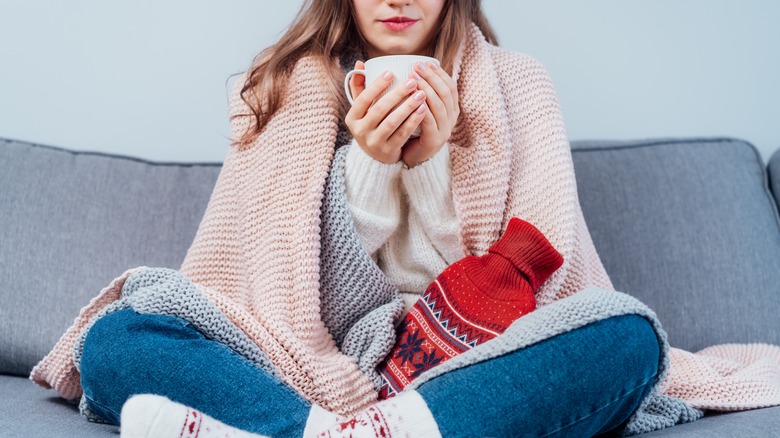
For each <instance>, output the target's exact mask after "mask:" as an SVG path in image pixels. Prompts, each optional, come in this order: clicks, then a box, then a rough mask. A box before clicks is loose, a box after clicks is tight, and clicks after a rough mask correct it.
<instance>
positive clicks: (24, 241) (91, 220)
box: [0, 139, 221, 375]
mask: <svg viewBox="0 0 780 438" xmlns="http://www.w3.org/2000/svg"><path fill="white" fill-rule="evenodd" d="M220 168H221V166H220V165H219V164H163V163H152V162H147V161H142V160H137V159H132V158H125V157H119V156H111V155H105V154H95V153H82V152H73V151H67V150H63V149H56V148H51V147H45V146H38V145H34V144H30V143H24V142H18V141H10V140H3V139H0V187H2V190H0V206H2V214H0V269H1V270H2V275H0V298H1V299H2V305H0V373H7V374H16V375H27V374H29V372H30V370H31V369H32V367H33V365H35V363H37V362H38V361H39V360H40V359H41V358H42V357H43V356H44V355H45V354H46V353H48V351H49V350H50V349H51V348H52V347H53V346H54V344H55V342H56V341H57V340H58V339H59V337H60V336H61V335H62V333H64V332H65V329H67V328H68V327H69V326H70V324H72V323H73V320H74V318H75V317H76V316H77V315H78V313H79V310H80V309H81V308H82V307H84V306H85V305H87V303H89V301H90V300H91V299H92V298H93V297H94V296H96V295H97V294H98V292H100V290H101V289H102V288H104V287H105V286H107V285H108V283H109V282H110V281H111V280H112V279H113V278H114V277H116V276H118V275H120V274H121V273H122V272H124V271H125V270H126V269H128V268H132V267H135V266H139V265H148V266H162V267H169V268H178V267H179V266H180V265H181V262H182V260H183V259H184V255H185V253H186V251H187V248H188V247H189V245H190V243H191V242H192V239H193V238H194V236H195V232H196V230H197V228H198V224H199V223H200V220H201V218H202V216H203V212H204V210H205V207H206V204H207V203H208V199H209V196H210V194H211V190H212V189H213V187H214V183H215V181H216V178H217V175H218V173H219V170H220Z"/></svg>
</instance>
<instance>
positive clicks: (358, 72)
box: [344, 70, 366, 105]
mask: <svg viewBox="0 0 780 438" xmlns="http://www.w3.org/2000/svg"><path fill="white" fill-rule="evenodd" d="M354 75H363V76H365V75H366V71H365V70H352V71H351V72H349V73H347V76H345V77H344V92H345V93H347V100H348V101H349V104H350V105H352V104H353V103H355V99H354V98H353V97H352V91H351V90H350V89H349V80H350V79H352V76H354Z"/></svg>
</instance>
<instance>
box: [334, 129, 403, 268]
mask: <svg viewBox="0 0 780 438" xmlns="http://www.w3.org/2000/svg"><path fill="white" fill-rule="evenodd" d="M401 166H402V163H401V162H398V163H395V164H385V163H382V162H380V161H377V160H375V159H373V158H371V157H370V156H368V154H366V153H365V152H364V151H363V149H362V148H361V147H360V146H359V145H358V144H357V143H355V141H354V140H353V141H352V144H351V145H350V146H349V152H348V153H347V159H346V163H345V168H346V169H345V185H346V194H347V202H348V203H349V209H350V212H351V213H352V218H353V220H354V221H355V228H357V232H358V234H359V235H360V239H361V240H362V242H363V246H364V247H365V248H366V251H368V253H369V254H371V256H372V257H373V256H374V255H375V254H376V252H377V251H378V250H379V248H381V247H382V245H384V243H385V242H387V240H388V239H389V238H390V236H391V235H392V234H393V232H394V231H395V230H396V228H398V225H399V223H400V221H401V196H400V195H401V193H400V192H401V190H400V173H401Z"/></svg>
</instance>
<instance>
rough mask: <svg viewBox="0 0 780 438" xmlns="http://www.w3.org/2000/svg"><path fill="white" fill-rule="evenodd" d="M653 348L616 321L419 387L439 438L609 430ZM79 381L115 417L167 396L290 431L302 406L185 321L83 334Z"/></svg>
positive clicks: (299, 424) (647, 377) (100, 411)
mask: <svg viewBox="0 0 780 438" xmlns="http://www.w3.org/2000/svg"><path fill="white" fill-rule="evenodd" d="M658 357H659V346H658V342H657V339H656V337H655V333H654V332H653V330H652V328H651V326H650V324H649V323H648V322H647V321H646V320H645V319H644V318H642V317H639V316H635V315H627V316H618V317H613V318H609V319H606V320H604V321H600V322H596V323H593V324H590V325H587V326H585V327H582V328H580V329H577V330H573V331H571V332H568V333H564V334H561V335H558V336H556V337H554V338H551V339H548V340H547V341H544V342H540V343H538V344H536V345H533V346H531V347H528V348H525V349H523V350H519V351H516V352H513V353H509V354H506V355H504V356H500V357H497V358H494V359H491V360H487V361H484V362H481V363H478V364H474V365H471V366H468V367H465V368H462V369H459V370H455V371H452V372H449V373H447V374H444V375H442V376H439V377H437V378H435V379H432V380H431V381H429V382H427V383H425V384H423V385H421V386H420V388H419V389H418V391H419V393H420V395H421V396H422V397H423V399H424V400H425V401H426V403H427V404H428V407H429V408H430V410H431V412H432V414H433V416H434V418H435V419H436V422H437V424H438V426H439V430H440V431H441V433H442V436H444V437H461V436H463V437H469V436H481V437H484V436H497V437H498V436H523V435H527V436H577V437H580V436H592V435H597V434H601V433H604V432H607V431H609V430H612V429H615V428H617V427H619V426H620V425H621V424H622V423H623V422H625V421H626V419H627V418H628V417H629V415H630V414H631V413H632V412H633V411H634V410H635V409H636V408H637V407H638V406H639V403H640V402H641V400H642V399H643V398H644V396H645V395H646V394H647V393H648V392H649V391H650V389H651V387H652V385H653V380H654V377H655V375H656V372H657V364H658ZM81 384H82V387H83V388H84V394H85V396H86V398H87V403H88V404H89V406H90V408H91V409H92V411H93V412H94V413H96V414H97V415H99V416H101V417H103V418H104V419H105V420H107V421H109V422H112V423H114V424H118V423H119V414H118V413H119V412H120V411H121V408H122V404H124V402H125V400H127V399H128V398H129V397H130V396H131V395H133V394H142V393H153V394H161V395H165V396H167V397H168V398H170V399H172V400H175V401H178V402H180V403H183V404H186V405H189V406H192V407H194V408H196V409H199V410H201V411H202V412H205V413H207V414H209V415H211V416H212V417H215V418H217V419H219V420H221V421H223V422H225V423H227V424H230V425H232V426H235V427H239V428H241V429H245V430H249V431H252V432H255V433H260V434H264V435H269V436H273V437H300V436H302V434H303V429H304V427H305V425H306V419H307V417H308V414H309V409H310V407H311V405H310V404H309V403H308V402H307V401H306V400H304V399H303V398H302V397H301V396H299V395H298V394H297V393H295V392H294V391H293V390H291V389H290V388H289V387H288V386H286V385H285V384H284V383H282V382H281V381H280V380H278V379H277V378H275V377H274V376H271V375H270V374H268V373H267V372H265V371H263V370H262V369H260V368H258V367H256V366H255V365H254V364H252V363H250V362H249V361H247V360H246V359H244V358H243V357H241V356H239V355H238V354H236V353H235V352H233V351H232V350H230V349H229V348H227V347H226V346H224V345H223V344H220V343H218V342H215V341H212V340H209V339H207V338H205V337H204V336H203V335H202V334H201V333H200V332H199V331H198V330H196V329H195V328H194V327H193V326H192V325H190V324H189V323H188V322H186V321H184V320H182V319H179V318H175V317H170V316H160V315H142V314H138V313H135V312H134V311H133V310H129V309H127V310H121V311H118V312H115V313H112V314H109V315H107V316H105V317H103V318H101V319H100V320H98V321H97V322H96V323H95V325H94V326H93V327H92V329H91V330H90V331H89V333H88V334H87V338H86V342H85V344H84V353H83V356H82V360H81Z"/></svg>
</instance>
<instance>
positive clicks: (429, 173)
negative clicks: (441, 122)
mask: <svg viewBox="0 0 780 438" xmlns="http://www.w3.org/2000/svg"><path fill="white" fill-rule="evenodd" d="M401 180H402V181H403V184H404V187H406V193H407V195H408V196H409V201H410V203H411V204H412V205H414V206H415V208H416V209H417V211H419V212H420V213H421V214H423V215H427V217H433V218H436V217H439V218H440V217H448V216H449V215H451V214H452V212H453V211H454V207H453V204H452V197H451V196H452V195H451V190H450V187H451V184H452V164H451V163H450V148H449V144H448V143H445V144H444V146H442V148H441V149H440V150H439V152H437V153H436V155H434V156H433V157H431V158H430V159H428V160H427V161H425V162H423V163H422V164H418V165H417V166H414V167H412V168H411V169H403V171H402V172H401Z"/></svg>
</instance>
